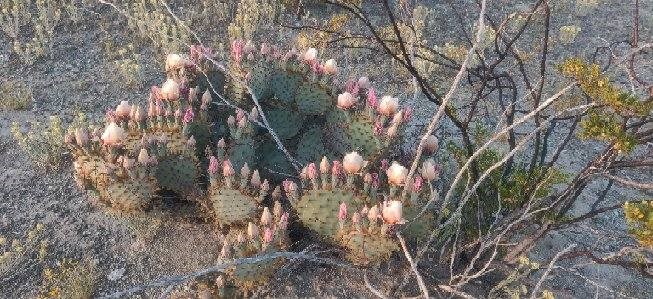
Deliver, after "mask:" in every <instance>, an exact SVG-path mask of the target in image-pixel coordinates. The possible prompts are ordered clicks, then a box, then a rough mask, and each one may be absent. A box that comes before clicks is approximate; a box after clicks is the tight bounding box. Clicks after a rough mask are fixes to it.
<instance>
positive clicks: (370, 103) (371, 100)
mask: <svg viewBox="0 0 653 299" xmlns="http://www.w3.org/2000/svg"><path fill="white" fill-rule="evenodd" d="M378 105H379V100H378V99H377V98H376V92H375V91H374V88H370V89H369V90H368V91H367V107H370V108H372V109H376V108H377V106H378Z"/></svg>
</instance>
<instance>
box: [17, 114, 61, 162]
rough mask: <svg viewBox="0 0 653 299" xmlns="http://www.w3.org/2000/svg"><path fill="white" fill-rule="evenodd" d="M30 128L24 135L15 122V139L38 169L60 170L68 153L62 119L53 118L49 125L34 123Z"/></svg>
mask: <svg viewBox="0 0 653 299" xmlns="http://www.w3.org/2000/svg"><path fill="white" fill-rule="evenodd" d="M30 127H31V128H30V129H29V131H28V132H26V133H23V131H22V130H21V128H20V126H19V125H18V123H16V122H14V123H13V125H12V127H11V132H12V134H13V135H14V139H15V140H16V141H17V142H18V145H20V147H21V148H22V149H23V150H24V151H25V153H26V154H27V156H28V157H29V159H30V160H31V161H32V163H34V165H35V166H36V167H38V168H41V169H46V170H53V169H58V168H59V167H60V166H61V164H62V162H63V160H64V154H65V153H66V147H65V144H64V135H65V134H64V129H63V127H62V124H61V119H60V118H59V117H57V116H51V117H50V119H49V121H48V123H47V124H44V123H40V122H32V123H31V124H30Z"/></svg>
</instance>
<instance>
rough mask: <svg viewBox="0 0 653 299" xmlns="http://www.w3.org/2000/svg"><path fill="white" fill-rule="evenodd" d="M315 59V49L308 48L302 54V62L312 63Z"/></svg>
mask: <svg viewBox="0 0 653 299" xmlns="http://www.w3.org/2000/svg"><path fill="white" fill-rule="evenodd" d="M316 59H317V49H315V48H308V50H306V52H305V53H304V60H305V61H314V60H316Z"/></svg>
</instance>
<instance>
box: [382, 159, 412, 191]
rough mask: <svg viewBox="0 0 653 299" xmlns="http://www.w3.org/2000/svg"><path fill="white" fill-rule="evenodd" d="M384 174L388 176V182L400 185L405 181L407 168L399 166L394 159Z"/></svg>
mask: <svg viewBox="0 0 653 299" xmlns="http://www.w3.org/2000/svg"><path fill="white" fill-rule="evenodd" d="M386 175H387V176H388V183H390V184H391V185H394V186H401V185H403V184H404V182H405V181H406V176H407V175H408V170H407V169H406V167H403V166H401V164H399V163H397V162H396V161H395V162H392V165H391V166H390V168H388V170H386Z"/></svg>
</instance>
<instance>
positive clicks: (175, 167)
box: [155, 157, 198, 195]
mask: <svg viewBox="0 0 653 299" xmlns="http://www.w3.org/2000/svg"><path fill="white" fill-rule="evenodd" d="M155 177H156V180H157V182H158V184H159V187H160V188H161V189H166V190H170V191H174V192H177V193H178V194H180V195H183V194H185V193H187V192H189V191H192V190H193V189H194V188H195V187H196V182H197V179H198V168H197V164H196V163H195V161H193V160H190V159H187V158H180V157H167V158H165V159H162V160H161V161H159V164H158V165H157V168H156V173H155Z"/></svg>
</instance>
